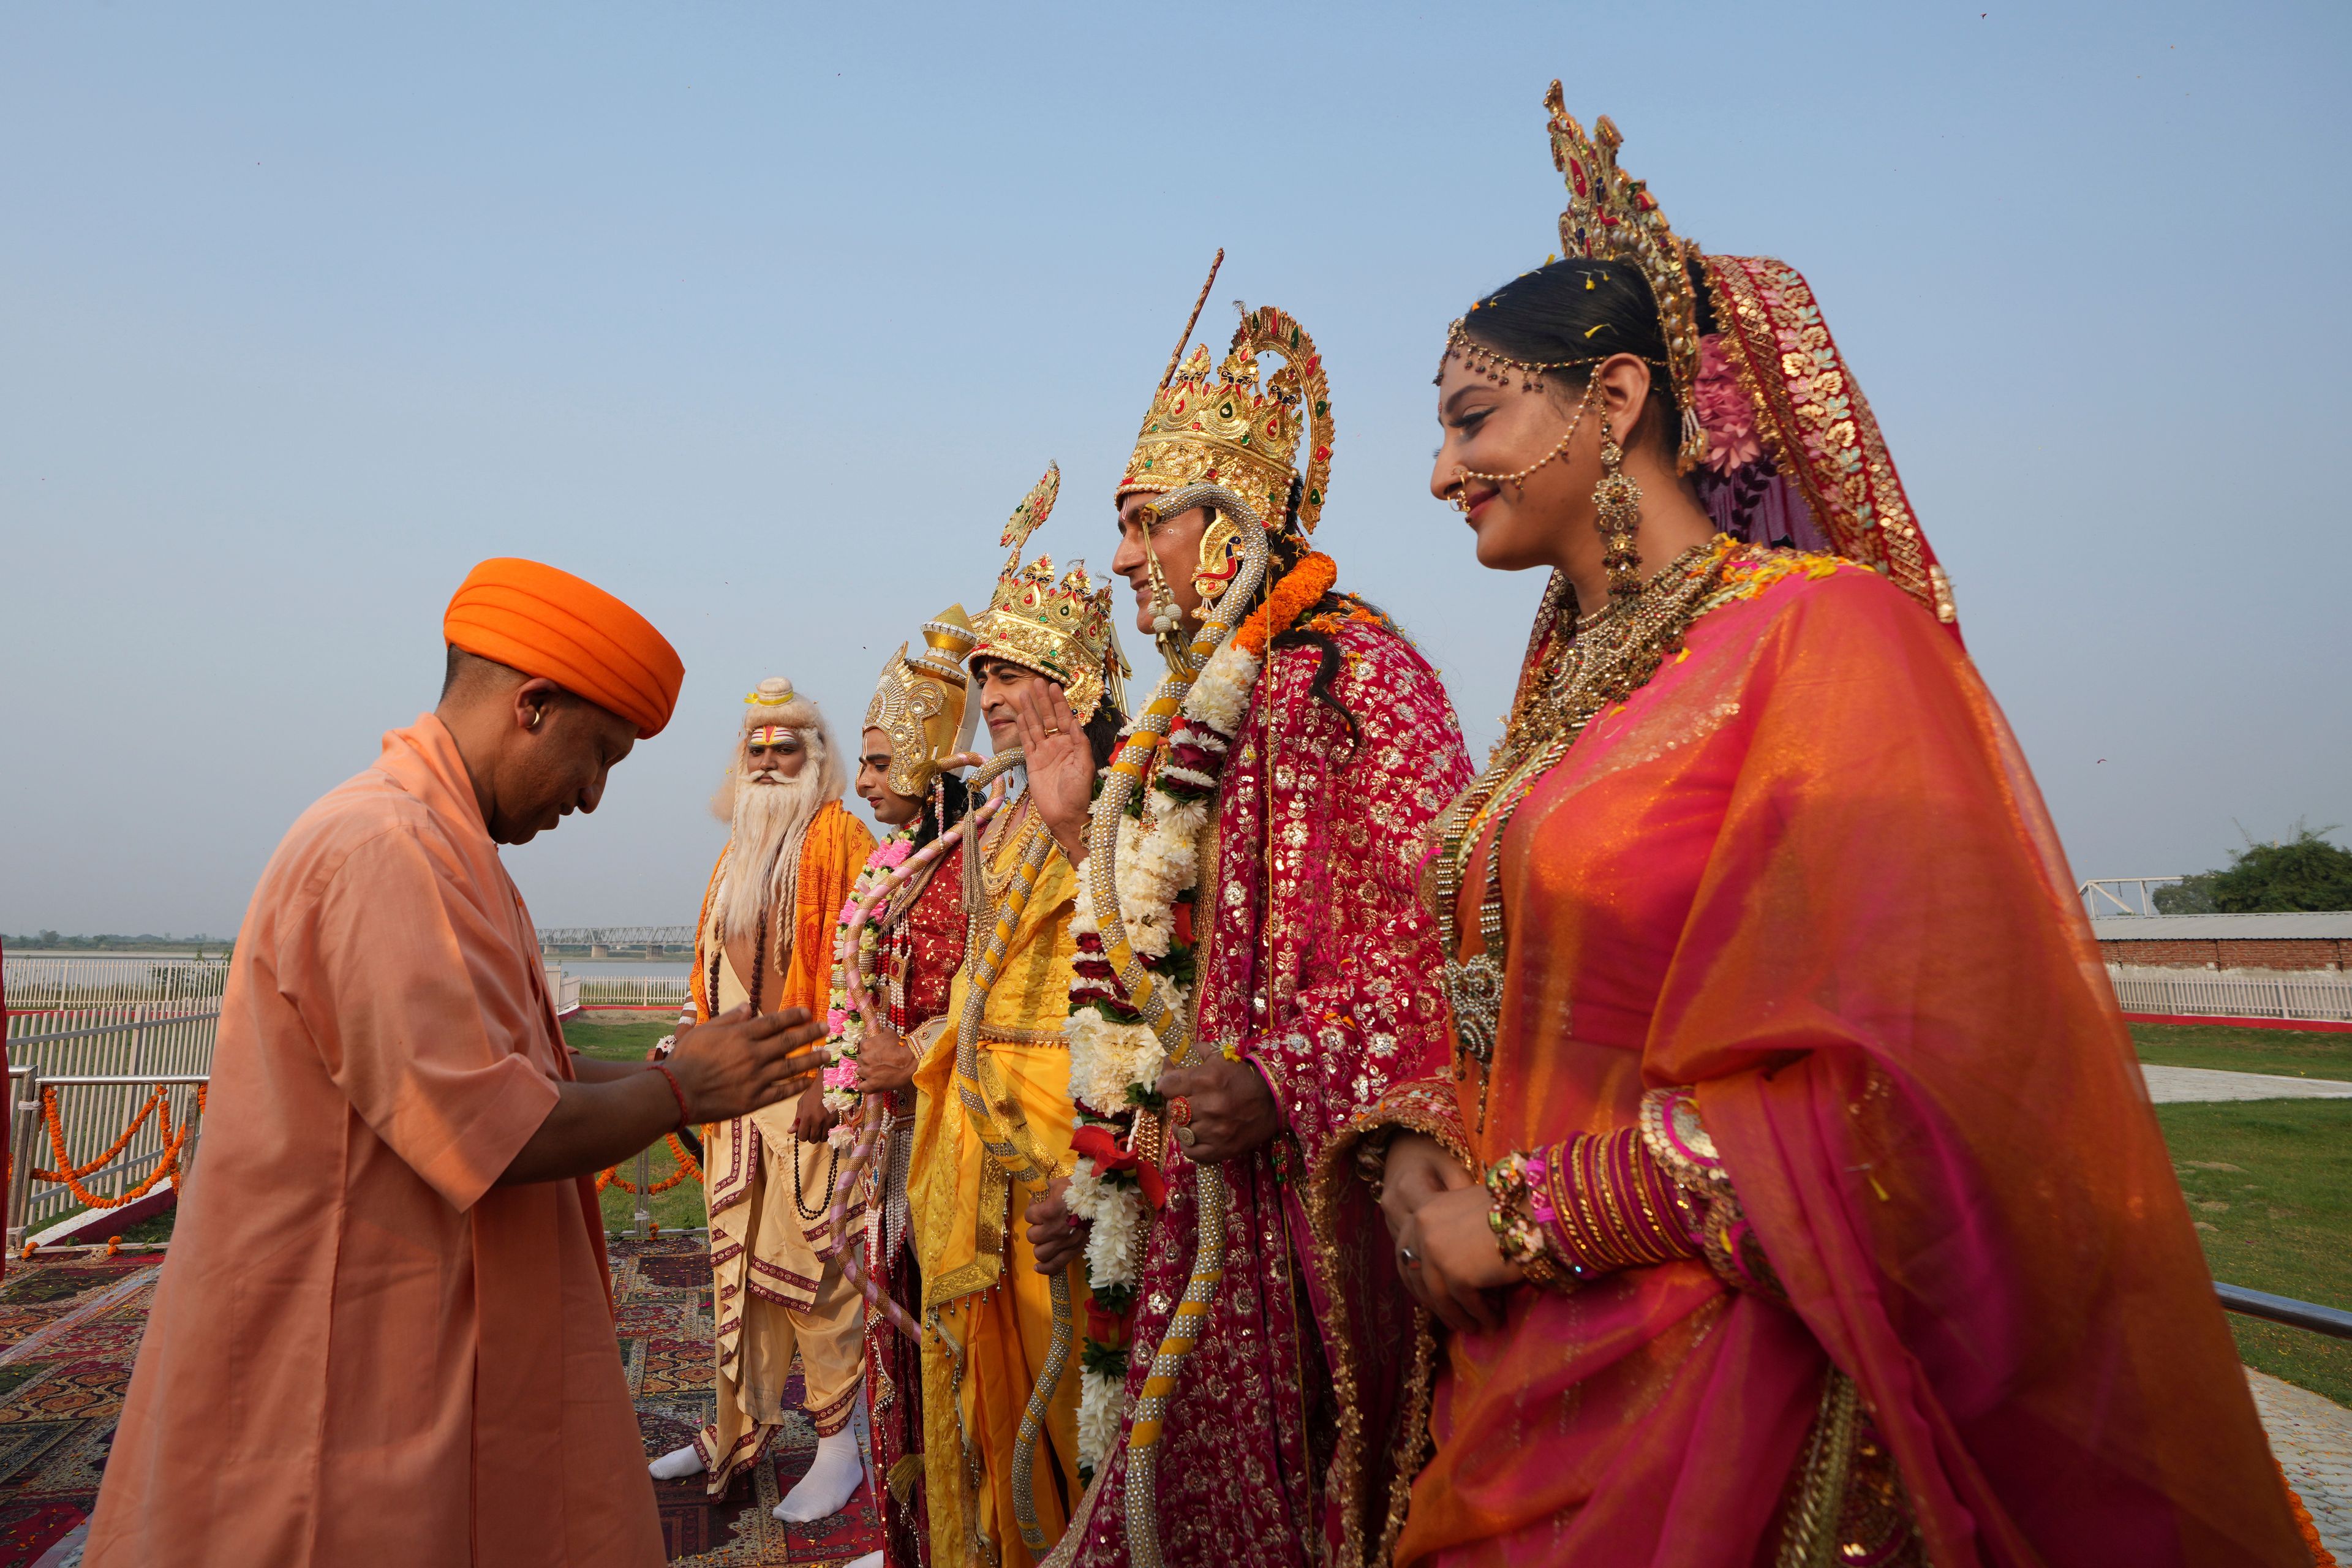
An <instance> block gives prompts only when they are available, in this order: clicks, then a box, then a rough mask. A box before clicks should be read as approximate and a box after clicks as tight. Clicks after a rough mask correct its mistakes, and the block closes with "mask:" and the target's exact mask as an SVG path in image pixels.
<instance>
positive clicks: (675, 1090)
mask: <svg viewBox="0 0 2352 1568" xmlns="http://www.w3.org/2000/svg"><path fill="white" fill-rule="evenodd" d="M649 1065H650V1066H651V1067H652V1068H653V1069H654V1071H656V1072H657V1073H659V1074H661V1075H662V1078H663V1080H664V1081H666V1082H667V1084H668V1085H669V1091H670V1093H671V1095H672V1096H674V1097H675V1098H676V1099H677V1126H676V1127H673V1128H671V1129H670V1131H673V1132H677V1131H683V1130H684V1129H685V1127H686V1125H687V1123H688V1122H689V1121H693V1120H694V1118H693V1117H691V1116H689V1115H688V1114H687V1110H686V1090H684V1089H680V1088H679V1087H678V1086H677V1074H676V1073H674V1072H672V1071H670V1069H669V1064H668V1063H667V1062H654V1063H651V1064H649Z"/></svg>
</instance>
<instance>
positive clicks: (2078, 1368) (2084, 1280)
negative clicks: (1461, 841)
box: [1397, 557, 2305, 1568]
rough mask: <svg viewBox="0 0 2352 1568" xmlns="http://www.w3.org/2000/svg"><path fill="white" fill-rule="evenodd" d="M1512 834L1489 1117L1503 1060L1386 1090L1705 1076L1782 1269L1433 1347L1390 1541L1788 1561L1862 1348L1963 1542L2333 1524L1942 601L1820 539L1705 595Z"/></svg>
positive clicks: (1624, 1090)
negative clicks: (2259, 1368) (2311, 1505)
mask: <svg viewBox="0 0 2352 1568" xmlns="http://www.w3.org/2000/svg"><path fill="white" fill-rule="evenodd" d="M1488 852H1492V846H1491V844H1485V845H1482V846H1481V847H1480V853H1481V855H1483V854H1485V853H1488ZM1500 853H1501V855H1502V857H1503V864H1502V887H1503V895H1504V900H1505V913H1506V926H1507V932H1508V952H1507V978H1506V982H1505V988H1504V995H1503V1003H1502V1015H1501V1028H1500V1034H1499V1037H1498V1040H1497V1044H1496V1053H1495V1058H1494V1063H1493V1078H1492V1081H1491V1084H1490V1085H1489V1086H1488V1088H1487V1089H1486V1092H1485V1094H1484V1095H1483V1125H1482V1110H1481V1100H1482V1096H1481V1095H1480V1093H1479V1089H1478V1084H1477V1075H1476V1073H1475V1070H1474V1071H1473V1072H1472V1073H1471V1074H1470V1075H1469V1077H1468V1079H1467V1080H1466V1081H1465V1082H1464V1083H1462V1084H1461V1085H1460V1086H1459V1090H1458V1098H1457V1090H1456V1086H1455V1085H1454V1083H1451V1082H1448V1081H1446V1080H1444V1079H1440V1080H1437V1081H1435V1082H1433V1083H1432V1084H1429V1085H1427V1086H1426V1088H1425V1091H1424V1100H1423V1108H1422V1110H1421V1112H1419V1113H1418V1114H1416V1113H1415V1112H1413V1111H1412V1110H1411V1108H1410V1106H1409V1105H1407V1104H1406V1103H1405V1097H1401V1098H1400V1100H1398V1102H1397V1105H1398V1110H1399V1120H1401V1121H1405V1122H1407V1123H1408V1124H1415V1123H1418V1124H1422V1125H1424V1126H1431V1127H1432V1130H1438V1129H1437V1126H1436V1125H1435V1124H1434V1123H1433V1122H1431V1121H1429V1120H1428V1117H1429V1115H1430V1113H1431V1111H1432V1110H1433V1108H1443V1109H1445V1110H1453V1111H1454V1112H1456V1113H1457V1115H1458V1119H1457V1120H1454V1121H1453V1123H1452V1128H1451V1131H1450V1132H1449V1133H1448V1136H1449V1140H1450V1141H1453V1142H1455V1143H1456V1146H1457V1148H1459V1147H1462V1142H1461V1141H1462V1140H1463V1139H1464V1138H1465V1136H1466V1139H1467V1149H1466V1152H1467V1153H1468V1155H1469V1157H1470V1158H1471V1160H1472V1162H1473V1166H1474V1169H1483V1168H1484V1167H1485V1165H1486V1164H1487V1163H1491V1162H1492V1161H1493V1160H1495V1159H1496V1158H1497V1157H1498V1156H1500V1155H1501V1154H1503V1153H1505V1152H1509V1151H1512V1150H1533V1149H1539V1148H1545V1147H1549V1146H1550V1145H1553V1144H1556V1143H1558V1142H1560V1141H1561V1140H1563V1139H1565V1138H1567V1137H1569V1136H1570V1134H1572V1133H1577V1132H1603V1131H1611V1130H1613V1129H1617V1128H1622V1127H1626V1126H1629V1125H1632V1124H1633V1120H1634V1117H1635V1114H1636V1110H1637V1107H1638V1105H1639V1103H1640V1100H1641V1097H1642V1095H1643V1091H1644V1090H1645V1089H1652V1088H1665V1087H1670V1086H1678V1085H1695V1086H1696V1097H1697V1102H1698V1106H1699V1110H1700V1112H1701V1115H1702V1117H1703V1120H1704V1122H1705V1126H1706V1131H1708V1132H1709V1133H1710V1134H1711V1135H1712V1137H1713V1139H1714V1142H1715V1145H1716V1147H1717V1150H1718V1151H1719V1152H1720V1155H1721V1158H1722V1162H1723V1164H1724V1167H1725V1169H1726V1170H1727V1173H1728V1174H1729V1177H1730V1179H1731V1182H1732V1184H1733V1186H1734V1187H1735V1188H1736V1190H1737V1194H1738V1199H1739V1202H1740V1204H1741V1205H1743V1207H1744V1209H1745V1212H1746V1215H1747V1219H1748V1223H1749V1224H1750V1225H1752V1226H1753V1227H1754V1232H1755V1236H1756V1238H1757V1240H1758V1241H1759V1243H1760V1246H1761V1249H1762V1252H1763V1255H1764V1257H1765V1258H1767V1259H1768V1260H1769V1268H1770V1271H1771V1273H1772V1274H1774V1275H1777V1282H1778V1286H1779V1287H1780V1290H1779V1291H1778V1292H1775V1291H1770V1290H1737V1291H1735V1290H1733V1289H1729V1288H1728V1287H1727V1286H1726V1285H1725V1284H1724V1283H1723V1282H1722V1280H1720V1279H1718V1278H1717V1276H1716V1274H1715V1273H1713V1272H1711V1271H1710V1269H1709V1268H1708V1266H1707V1265H1706V1264H1705V1263H1702V1262H1697V1261H1687V1262H1676V1263H1666V1264H1661V1265H1657V1266H1654V1267H1648V1268H1627V1269H1623V1270H1621V1271H1619V1272H1617V1273H1614V1274H1611V1275H1607V1276H1604V1277H1602V1278H1601V1279H1597V1280H1595V1281H1592V1282H1590V1283H1587V1284H1585V1285H1583V1286H1582V1287H1581V1288H1580V1289H1574V1290H1570V1291H1561V1290H1550V1289H1537V1288H1535V1287H1532V1286H1522V1287H1519V1288H1517V1289H1513V1290H1511V1291H1510V1292H1509V1293H1508V1298H1507V1321H1506V1323H1505V1325H1504V1326H1503V1327H1502V1328H1501V1329H1499V1330H1496V1331H1481V1332H1473V1333H1462V1334H1454V1335H1451V1336H1449V1337H1448V1339H1447V1342H1446V1343H1445V1345H1444V1352H1443V1363H1442V1365H1443V1370H1442V1375H1441V1377H1440V1379H1439V1381H1438V1384H1437V1387H1436V1397H1435V1404H1434V1411H1433V1415H1434V1419H1433V1427H1434V1436H1435V1438H1436V1450H1435V1453H1434V1455H1433V1457H1431V1458H1430V1460H1429V1462H1428V1464H1427V1465H1426V1467H1425V1468H1422V1470H1421V1472H1420V1475H1419V1479H1418V1480H1417V1481H1416V1482H1415V1483H1414V1484H1413V1487H1412V1507H1411V1512H1410V1515H1409V1517H1408V1520H1407V1521H1406V1524H1405V1528H1404V1532H1403V1538H1402V1543H1401V1544H1400V1546H1399V1549H1398V1552H1397V1558H1398V1561H1399V1562H1400V1563H1422V1564H1447V1565H1449V1568H1450V1565H1454V1564H1465V1565H1466V1564H1520V1563H1526V1564H1534V1563H1563V1562H1573V1563H1579V1564H1584V1565H1588V1568H1615V1565H1620V1564H1624V1565H1632V1564H1643V1565H1651V1564H1665V1563H1691V1564H1699V1563H1707V1564H1714V1563H1752V1562H1753V1563H1769V1562H1770V1561H1772V1557H1773V1553H1774V1551H1775V1543H1776V1542H1778V1541H1779V1539H1780V1532H1781V1525H1780V1515H1781V1510H1783V1508H1784V1507H1785V1506H1786V1505H1785V1503H1784V1499H1786V1498H1787V1497H1788V1496H1789V1495H1790V1494H1789V1489H1790V1485H1791V1478H1792V1473H1793V1472H1794V1471H1795V1470H1796V1469H1797V1468H1798V1466H1799V1460H1800V1455H1801V1450H1802V1447H1803V1445H1804V1444H1805V1442H1806V1438H1807V1433H1808V1430H1809V1428H1810V1427H1811V1426H1812V1424H1813V1420H1814V1416H1815V1412H1816V1410H1817V1408H1818V1407H1819V1406H1820V1404H1821V1399H1822V1387H1823V1380H1824V1378H1825V1376H1826V1375H1827V1374H1828V1373H1829V1371H1830V1370H1831V1369H1832V1367H1834V1368H1835V1369H1836V1370H1837V1371H1838V1372H1840V1373H1843V1374H1844V1375H1845V1376H1847V1377H1849V1378H1851V1379H1852V1380H1853V1383H1854V1384H1855V1385H1856V1386H1857V1388H1858V1390H1859V1392H1860V1394H1861V1397H1862V1400H1863V1401H1864V1409H1865V1411H1866V1415H1867V1418H1868V1420H1869V1421H1870V1422H1871V1423H1872V1424H1873V1425H1874V1428H1875V1431H1876V1433H1877V1440H1878V1442H1879V1443H1880V1444H1881V1445H1882V1449H1881V1451H1882V1452H1885V1453H1886V1454H1890V1455H1891V1456H1892V1458H1893V1459H1894V1461H1895V1465H1896V1467H1897V1468H1899V1471H1900V1478H1901V1489H1902V1497H1903V1499H1904V1500H1905V1504H1904V1508H1903V1509H1902V1510H1898V1513H1897V1517H1898V1518H1899V1515H1900V1513H1901V1512H1907V1513H1908V1515H1909V1517H1910V1519H1912V1520H1914V1521H1916V1528H1917V1530H1918V1532H1919V1542H1920V1544H1922V1545H1924V1548H1925V1555H1926V1558H1927V1561H1930V1562H1933V1563H1937V1564H1938V1568H1963V1565H1966V1564H1975V1563H1984V1564H2002V1565H2014V1568H2027V1565H2032V1568H2060V1565H2064V1564H2079V1565H2081V1568H2095V1565H2105V1564H2108V1563H2132V1564H2136V1565H2145V1568H2173V1565H2189V1564H2199V1565H2205V1564H2215V1565H2218V1564H2246V1565H2250V1568H2251V1565H2254V1564H2262V1565H2265V1568H2268V1565H2278V1568H2284V1565H2285V1564H2288V1563H2298V1562H2301V1561H2304V1560H2305V1559H2304V1558H2303V1556H2302V1548H2301V1545H2300V1544H2299V1542H2298V1541H2297V1539H2296V1534H2295V1530H2294V1525H2293V1523H2292V1522H2291V1521H2290V1518H2289V1515H2288V1512H2287V1508H2286V1503H2285V1500H2284V1494H2283V1491H2282V1489H2281V1486H2280V1483H2279V1478H2278V1474H2277V1472H2276V1470H2275V1469H2274V1468H2273V1466H2272V1464H2271V1461H2270V1457H2269V1453H2268V1449H2267V1447H2266V1445H2265V1443H2264V1440H2263V1432H2262V1428H2261V1426H2259V1425H2258V1423H2257V1421H2256V1418H2255V1414H2254V1409H2253V1405H2252V1400H2251V1399H2250V1398H2249V1396H2248V1394H2247V1389H2246V1384H2245V1380H2244V1377H2243V1375H2242V1373H2241V1372H2240V1370H2239V1367H2238V1362H2237V1356H2236V1354H2235V1352H2234V1350H2233V1347H2232V1345H2231V1339H2230V1333H2229V1331H2228V1329H2227V1327H2226V1326H2225V1325H2224V1323H2223V1321H2222V1318H2221V1310H2220V1308H2219V1306H2218V1304H2217V1303H2216V1301H2215V1300H2214V1297H2213V1288H2212V1284H2211V1282H2210V1279H2209V1277H2208V1276H2207V1273H2206V1270H2205V1265H2204V1261H2203V1259H2202V1258H2201V1257H2200V1253H2199V1249H2198V1246H2197V1242H2196V1239H2195V1237H2194V1235H2193V1234H2192V1232H2191V1230H2190V1227H2189V1215H2188V1213H2187V1209H2186V1205H2185V1204H2184V1203H2183V1200H2182V1198H2181V1194H2180V1188H2179V1184H2178V1182H2176V1181H2175V1179H2174V1177H2173V1173H2172V1170H2171V1165H2170V1163H2169V1160H2168V1156H2167V1154H2166V1152H2165V1148H2164V1144H2163V1142H2162V1139H2161V1137H2160V1135H2159V1133H2158V1129H2157V1126H2156V1121H2155V1118H2154V1117H2153V1116H2152V1115H2151V1114H2150V1111H2149V1109H2148V1104H2147V1091H2146V1089H2145V1087H2144V1086H2143V1085H2142V1083H2141V1081H2140V1078H2139V1074H2138V1072H2137V1068H2136V1066H2135V1064H2134V1061H2133V1058H2132V1052H2131V1046H2130V1042H2129V1040H2128V1039H2127V1037H2126V1035H2125V1032H2124V1029H2123V1027H2122V1025H2121V1023H2120V1022H2119V1021H2118V1019H2117V1017H2116V1009H2115V1002H2114V998H2113V995H2112V993H2111V992H2110V990H2109V988H2108V986H2107V984H2106V981H2105V976H2104V974H2103V973H2102V972H2101V965H2100V962H2099V956H2098V952H2097V949H2096V948H2095V945H2094V944H2093V942H2092V941H2091V937H2090V932H2089V931H2088V929H2087V927H2086V925H2085V922H2084V919H2083V915H2082V910H2081V905H2080V904H2079V903H2078V902H2077V901H2076V900H2075V899H2074V890H2073V882H2072V879H2071V878H2070V876H2069V875H2068V873H2067V870H2066V866H2065V861H2064V859H2063V856H2062V855H2061V854H2060V853H2059V850H2058V846H2057V842H2056V839H2055V837H2054V836H2053V833H2052V830H2051V827H2050V824H2049V820H2048V818H2047V816H2045V814H2044V812H2043V809H2042V803H2041V799H2040V797H2039V795H2038V794H2037V792H2036V791H2035V788H2034V785H2033V781H2032V776H2031V775H2030V774H2029V773H2028V772H2027V770H2026V768H2025V765H2024V762H2023V760H2022V759H2021V757H2020V755H2019V754H2018V752H2017V750H2016V746H2015V743H2014V742H2013V741H2012V740H2011V736H2010V734H2009V731H2008V730H2007V728H2006V726H2005V725H2004V723H2003V721H2002V720H2001V718H2000V713H1999V710H1997V709H1996V707H1995V706H1994V703H1993V701H1992V699H1991V697H1990V695H1989V694H1988V693H1987V692H1986V690H1985V689H1984V686H1983V684H1982V682H1981V680H1980V679H1979V677H1978V675H1977V673H1976V670H1975V669H1974V668H1973V667H1972V666H1970V664H1969V661H1968V659H1967V657H1966V656H1965V655H1964V654H1963V653H1962V652H1961V651H1960V649H1959V647H1958V644H1957V643H1956V642H1955V641H1954V640H1953V639H1952V638H1951V637H1949V636H1948V635H1947V634H1946V633H1945V632H1944V631H1943V630H1942V629H1941V628H1940V627H1939V626H1937V624H1936V622H1935V621H1934V620H1933V619H1931V618H1930V616H1928V615H1927V613H1926V612H1925V611H1924V610H1922V609H1921V608H1920V606H1919V605H1916V604H1915V603H1913V602H1912V601H1910V600H1908V599H1906V597H1904V596H1903V595H1902V594H1900V593H1899V592H1898V591H1897V590H1895V588H1893V587H1890V586H1889V585H1888V584H1886V583H1885V582H1884V581H1883V580H1881V579H1880V578H1879V577H1877V576H1876V575H1874V574H1871V573H1869V572H1865V571H1863V570H1861V569H1859V568H1855V567H1853V566H1845V565H1841V566H1836V567H1834V568H1832V567H1830V566H1829V565H1828V564H1827V563H1825V562H1823V561H1822V559H1821V558H1819V557H1815V558H1811V563H1809V564H1808V565H1807V567H1806V569H1805V570H1802V571H1800V572H1797V573H1794V574H1789V575H1785V576H1781V577H1780V578H1779V580H1778V581H1776V582H1773V583H1771V584H1770V585H1769V586H1766V587H1764V588H1763V589H1762V591H1761V592H1760V593H1757V594H1755V595H1754V596H1752V597H1748V598H1745V599H1742V600H1739V601H1738V602H1734V603H1731V604H1729V605H1727V606H1726V607H1723V608H1719V609H1717V610H1715V611H1713V612H1712V613H1710V614H1708V615H1706V616H1704V617H1703V618H1701V619H1700V620H1699V621H1698V622H1697V623H1696V626H1694V627H1693V628H1692V630H1691V632H1690V635H1689V638H1688V648H1687V653H1686V654H1685V656H1684V657H1681V658H1676V659H1673V660H1670V661H1669V662H1668V663H1667V665H1666V666H1665V667H1664V668H1663V669H1662V670H1661V671H1660V672H1659V674H1658V676H1657V677H1656V679H1654V680H1653V681H1652V682H1651V683H1650V684H1649V685H1648V686H1646V687H1644V688H1643V689H1641V690H1639V691H1637V692H1635V693H1634V694H1633V697H1632V698H1631V699H1630V700H1628V701H1626V702H1625V703H1623V704H1622V705H1621V706H1619V707H1616V708H1612V709H1611V710H1608V711H1607V712H1605V713H1604V714H1602V715H1601V717H1599V718H1598V719H1596V720H1595V721H1593V723H1592V724H1591V728H1590V729H1588V730H1587V731H1586V732H1585V733H1584V735H1583V736H1582V737H1581V739H1580V740H1579V741H1578V742H1577V743H1576V745H1575V747H1574V748H1573V749H1572V750H1571V751H1570V752H1569V754H1568V757H1567V759H1566V761H1565V762H1563V763H1560V764H1559V766H1558V767H1556V768H1554V769H1553V770H1552V771H1551V773H1549V774H1548V775H1547V776H1546V777H1544V778H1543V779H1542V780H1541V781H1540V782H1539V783H1538V784H1537V786H1536V787H1535V789H1534V791H1533V793H1532V794H1531V795H1528V798H1527V800H1526V802H1525V803H1524V805H1521V806H1520V808H1519V810H1518V811H1517V815H1516V816H1515V817H1514V818H1513V819H1512V820H1511V822H1510V824H1509V826H1508V828H1507V832H1506V834H1505V836H1504V837H1503V841H1502V844H1501V847H1500ZM1484 880H1485V873H1484V870H1483V860H1474V862H1473V865H1472V868H1471V872H1470V875H1469V876H1467V877H1466V878H1465V889H1467V890H1466V891H1465V896H1464V900H1463V906H1462V908H1463V911H1464V913H1463V919H1464V921H1465V929H1466V930H1470V931H1475V929H1476V922H1475V904H1476V902H1477V899H1478V896H1479V889H1480V888H1481V886H1482V884H1483V882H1484ZM1445 1120H1446V1118H1444V1116H1442V1115H1440V1116H1438V1117H1437V1119H1436V1121H1437V1122H1439V1123H1442V1122H1443V1121H1445ZM1783 1294H1784V1295H1785V1300H1782V1299H1780V1298H1781V1296H1782V1295H1783ZM1856 1500H1857V1498H1856V1495H1855V1494H1854V1493H1853V1492H1849V1493H1847V1494H1846V1501H1847V1503H1848V1504H1849V1506H1851V1505H1853V1503H1854V1502H1855V1501H1856ZM1834 1501H1835V1500H1832V1507H1834ZM1855 1517H1859V1516H1855ZM1880 1522H1882V1523H1884V1522H1885V1519H1884V1510H1881V1519H1880ZM1872 1560H1873V1561H1881V1560H1883V1559H1880V1558H1873V1559H1872Z"/></svg>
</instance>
